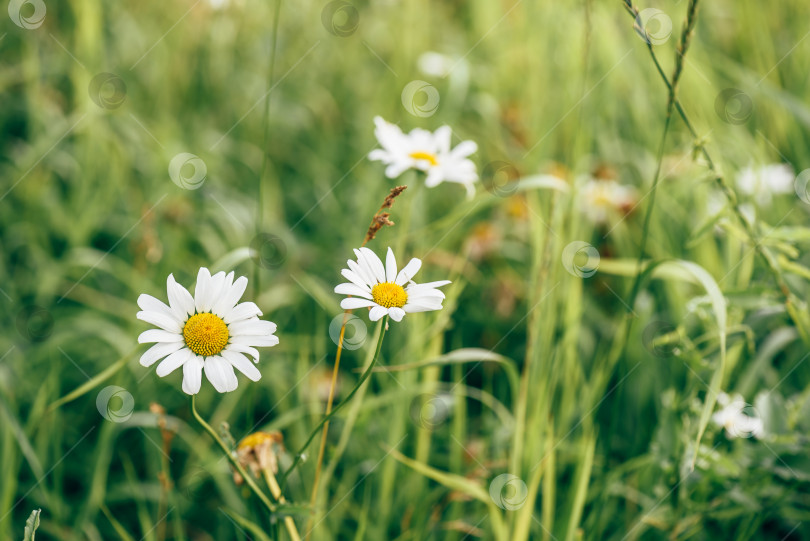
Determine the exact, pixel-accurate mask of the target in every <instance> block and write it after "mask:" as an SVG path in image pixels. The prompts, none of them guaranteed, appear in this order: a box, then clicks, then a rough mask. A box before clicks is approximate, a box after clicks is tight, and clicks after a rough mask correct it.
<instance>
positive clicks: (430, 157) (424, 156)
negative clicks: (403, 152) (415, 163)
mask: <svg viewBox="0 0 810 541" xmlns="http://www.w3.org/2000/svg"><path fill="white" fill-rule="evenodd" d="M408 155H409V156H410V157H411V158H413V159H414V160H425V161H426V162H428V163H430V165H439V161H438V160H437V159H436V155H435V154H431V153H430V152H422V151H417V152H411V153H410V154H408Z"/></svg>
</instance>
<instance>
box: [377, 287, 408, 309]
mask: <svg viewBox="0 0 810 541" xmlns="http://www.w3.org/2000/svg"><path fill="white" fill-rule="evenodd" d="M371 296H372V297H373V299H374V302H376V303H377V304H379V305H380V306H384V307H386V308H394V307H396V308H402V307H403V306H405V303H406V302H408V294H407V293H406V292H405V289H404V288H403V287H402V286H400V285H397V284H395V283H393V282H383V283H381V284H377V285H375V286H374V287H372V288H371Z"/></svg>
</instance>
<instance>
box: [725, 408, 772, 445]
mask: <svg viewBox="0 0 810 541" xmlns="http://www.w3.org/2000/svg"><path fill="white" fill-rule="evenodd" d="M725 428H726V432H727V433H728V435H729V436H731V437H733V438H753V437H755V436H761V435H762V432H763V429H762V418H761V417H760V416H759V412H758V411H757V409H756V408H755V407H754V406H752V405H751V404H747V403H745V404H741V405H740V406H739V410H738V411H736V412H735V413H734V414H732V415H731V416H730V418H729V419H727V420H726V423H725Z"/></svg>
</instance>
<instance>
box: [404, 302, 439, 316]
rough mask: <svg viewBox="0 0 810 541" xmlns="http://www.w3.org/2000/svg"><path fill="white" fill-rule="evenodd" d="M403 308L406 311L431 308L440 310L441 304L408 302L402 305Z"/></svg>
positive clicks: (427, 310) (419, 310)
mask: <svg viewBox="0 0 810 541" xmlns="http://www.w3.org/2000/svg"><path fill="white" fill-rule="evenodd" d="M402 309H403V310H405V312H407V313H409V314H410V313H412V312H432V311H433V310H441V309H442V305H441V304H438V305H435V304H420V303H410V302H409V303H408V304H406V305H405V306H403V307H402Z"/></svg>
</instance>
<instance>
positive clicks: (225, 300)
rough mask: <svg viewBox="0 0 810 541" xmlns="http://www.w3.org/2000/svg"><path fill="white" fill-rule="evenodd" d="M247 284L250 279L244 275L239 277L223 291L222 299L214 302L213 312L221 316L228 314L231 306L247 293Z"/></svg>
mask: <svg viewBox="0 0 810 541" xmlns="http://www.w3.org/2000/svg"><path fill="white" fill-rule="evenodd" d="M247 284H248V280H247V278H245V277H244V276H240V277H239V278H237V279H236V281H234V283H233V285H232V286H230V288H228V289H227V291H226V292H224V293H223V295H222V299H221V300H220V301H218V302H216V303H214V309H213V312H214V313H215V314H217V315H218V316H219V317H225V314H227V312H228V311H229V310H230V309H231V308H233V307H234V306H236V303H237V302H239V299H241V298H242V295H244V293H245V289H247Z"/></svg>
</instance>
